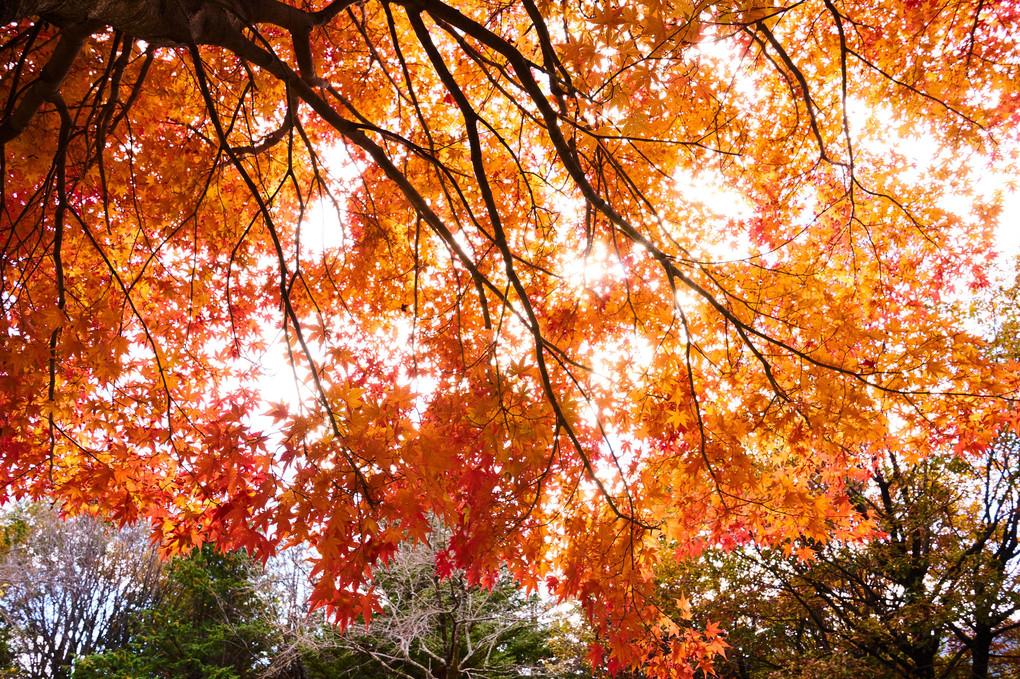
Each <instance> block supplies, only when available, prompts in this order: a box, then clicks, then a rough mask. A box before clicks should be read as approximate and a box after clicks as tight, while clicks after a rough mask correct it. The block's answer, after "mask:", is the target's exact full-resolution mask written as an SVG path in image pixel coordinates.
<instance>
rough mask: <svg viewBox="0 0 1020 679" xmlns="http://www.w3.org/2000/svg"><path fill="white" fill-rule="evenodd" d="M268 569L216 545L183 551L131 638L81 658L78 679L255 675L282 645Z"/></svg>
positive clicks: (213, 678) (237, 677)
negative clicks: (264, 576) (266, 583)
mask: <svg viewBox="0 0 1020 679" xmlns="http://www.w3.org/2000/svg"><path fill="white" fill-rule="evenodd" d="M260 572H261V569H260V568H259V567H258V565H257V564H253V563H252V561H251V559H249V558H248V557H247V556H245V555H244V554H241V553H237V552H234V553H220V552H217V551H216V550H215V549H214V548H212V547H211V546H206V547H203V548H202V549H200V550H196V551H195V552H194V553H192V555H191V556H189V557H186V558H185V557H181V558H178V559H175V560H174V561H173V562H172V563H171V564H170V565H169V566H168V572H167V584H166V588H165V594H164V596H163V597H162V598H161V599H160V601H159V602H158V603H156V604H155V605H154V606H152V607H151V608H149V609H147V610H144V611H141V612H140V614H139V616H138V627H137V631H136V632H135V634H134V635H133V636H132V638H131V641H130V643H129V644H126V645H124V646H122V647H120V648H117V649H113V650H110V651H107V652H105V653H98V654H95V655H91V656H88V657H84V658H81V659H80V660H79V662H78V664H77V665H76V667H75V671H74V676H75V679H80V678H83V677H84V678H95V679H101V678H115V677H119V678H123V679H139V678H142V677H148V678H153V679H155V678H157V677H166V678H168V679H169V678H173V679H254V678H255V677H262V676H263V673H264V672H265V670H266V667H267V666H268V665H269V663H270V661H271V659H272V656H273V654H274V652H275V650H276V643H277V634H276V633H277V630H278V628H277V626H276V625H275V624H274V622H275V621H274V614H275V612H276V611H275V602H274V601H273V600H272V598H271V597H270V596H269V595H270V592H269V590H267V589H266V588H265V587H263V586H261V583H260V576H259V573H260Z"/></svg>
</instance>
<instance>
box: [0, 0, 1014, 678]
mask: <svg viewBox="0 0 1020 679" xmlns="http://www.w3.org/2000/svg"><path fill="white" fill-rule="evenodd" d="M0 21H2V22H3V23H5V24H6V25H5V26H4V27H3V28H2V29H0V30H2V34H0V42H2V44H0V55H2V58H0V77H2V87H0V142H2V143H3V153H2V160H0V162H2V165H3V182H4V184H3V203H2V209H0V247H2V248H3V249H2V255H0V286H2V291H0V303H2V313H0V427H2V430H0V455H2V459H3V463H2V466H0V488H2V491H0V495H2V497H3V498H12V497H20V496H25V495H30V496H47V497H53V498H58V499H59V500H60V501H61V502H62V503H63V504H64V506H65V507H66V508H67V509H68V511H71V512H90V513H99V514H103V515H107V516H111V517H115V518H116V519H118V520H120V521H123V522H130V521H135V520H144V521H147V522H149V523H150V524H151V525H152V528H153V530H154V531H155V534H156V535H157V536H158V538H159V539H160V540H161V541H162V543H163V544H164V546H165V548H166V550H167V551H168V552H177V551H181V550H188V549H190V548H193V547H195V546H197V545H200V544H202V543H205V542H208V541H215V542H216V543H218V544H220V545H222V546H225V547H233V548H236V547H245V548H248V549H249V550H252V551H253V552H255V553H257V554H259V555H262V556H266V555H268V554H270V553H272V552H273V551H274V550H275V549H278V548H279V547H281V546H283V545H288V544H292V543H309V544H310V545H312V546H313V547H314V549H315V550H316V552H317V554H318V555H319V556H318V561H317V565H316V572H315V574H316V578H317V580H316V582H317V586H316V591H315V600H316V601H317V602H318V603H319V604H321V605H323V606H326V607H327V608H328V609H329V610H330V611H332V612H334V613H335V615H336V617H337V618H338V619H339V620H340V621H341V622H346V621H350V620H352V619H353V618H355V617H357V616H358V615H365V616H366V617H368V616H370V615H371V613H372V612H373V610H376V609H377V607H378V603H377V600H376V598H375V596H374V594H373V593H372V591H371V588H370V583H371V579H372V572H373V568H374V567H375V565H377V564H378V563H379V562H380V561H385V560H386V559H388V558H389V557H391V556H392V555H393V554H394V553H395V550H396V549H397V547H398V545H400V544H401V543H404V542H408V541H412V542H413V541H420V540H425V539H427V537H428V532H429V525H430V523H429V521H430V520H432V517H435V518H437V519H438V520H439V521H440V522H442V523H443V524H445V525H447V526H449V527H450V528H451V530H452V537H451V539H450V543H449V544H450V546H449V549H448V550H446V551H445V552H443V553H442V554H440V556H439V558H438V559H437V568H438V570H439V571H440V573H441V574H442V573H443V572H446V573H449V572H451V571H452V570H453V569H454V568H465V569H467V572H468V574H469V577H470V578H471V579H472V580H474V581H479V582H483V583H484V582H488V581H491V579H492V578H493V577H494V575H495V573H497V571H498V569H499V567H500V566H501V565H507V566H508V567H509V568H510V569H511V571H512V572H513V573H514V574H515V576H516V577H517V578H518V579H519V580H520V581H521V582H522V583H523V584H524V585H525V586H526V587H528V588H538V587H543V586H544V587H548V588H549V590H550V591H551V592H553V593H554V594H555V595H557V596H561V597H564V598H574V599H577V600H579V601H580V602H581V603H582V605H583V608H584V610H585V611H586V613H587V614H588V616H589V618H590V619H591V621H592V624H593V625H594V627H595V629H596V631H597V633H598V635H599V639H600V640H601V642H600V645H596V646H595V647H593V650H592V658H593V659H594V660H598V661H602V662H604V663H605V664H606V665H608V666H609V667H610V669H614V670H615V668H618V667H623V666H640V667H642V668H643V669H644V670H645V671H646V672H647V673H648V674H650V675H655V676H662V677H667V676H689V675H690V674H691V673H692V672H693V671H694V670H695V669H696V668H698V667H699V666H701V667H707V666H709V664H710V662H711V658H712V656H713V655H714V654H716V653H717V652H719V651H720V650H721V649H722V648H724V646H725V644H724V642H723V638H722V636H721V633H720V631H719V628H718V627H717V626H716V625H715V624H710V625H708V626H707V627H696V626H694V625H693V624H692V623H691V622H690V621H689V620H687V619H684V616H679V617H677V616H674V617H672V618H671V617H669V616H666V615H665V614H664V613H663V612H662V611H661V610H660V609H659V608H657V607H656V606H655V605H654V604H653V601H654V598H653V597H652V596H651V588H652V587H653V585H652V580H653V578H652V573H653V569H654V567H655V565H656V564H657V563H660V562H661V561H662V560H664V559H673V558H682V557H684V556H686V555H693V554H697V553H698V552H700V551H701V550H702V549H704V548H705V547H707V546H713V547H719V546H721V547H726V546H732V545H734V544H738V543H745V542H749V541H756V542H758V543H760V544H767V545H776V546H781V547H785V548H786V549H788V550H795V549H798V548H802V546H803V545H804V544H806V543H805V541H814V542H816V543H824V542H825V541H827V540H830V539H832V538H834V537H838V538H840V539H853V538H854V537H856V536H863V535H865V534H866V533H867V531H868V530H870V526H869V524H868V522H867V521H866V520H862V519H863V518H864V517H862V515H861V514H860V513H859V512H858V511H857V510H856V509H855V508H854V505H853V503H852V502H850V501H849V500H848V499H847V494H846V493H845V490H846V489H847V487H848V483H849V484H857V485H859V484H862V483H865V482H866V481H867V479H869V478H870V474H871V471H872V469H871V467H870V466H869V465H870V464H871V463H870V462H869V460H872V459H873V457H874V456H873V452H874V451H876V450H888V449H896V450H899V451H903V454H905V455H907V456H908V457H909V456H915V457H919V456H922V455H923V454H924V452H925V451H928V450H940V451H943V452H953V453H955V454H959V455H968V454H973V453H976V452H979V451H981V450H982V449H984V448H985V447H986V446H987V445H988V443H989V442H990V441H991V440H992V439H993V437H994V436H995V435H996V433H997V432H998V431H999V430H1000V429H1001V428H1003V427H1015V426H1016V422H1015V420H1016V407H1015V401H1014V400H1013V399H1015V398H1016V390H1017V366H1016V365H1015V364H1014V363H1010V362H1009V361H1006V360H1003V359H1001V358H996V357H995V355H994V354H993V353H991V352H989V351H986V340H985V339H983V338H982V336H981V335H980V334H979V333H980V332H981V328H980V326H979V324H978V323H975V322H973V321H970V320H968V318H967V313H966V302H967V300H968V298H969V297H970V295H972V294H973V293H974V292H975V291H978V290H981V289H982V288H984V287H985V286H987V285H988V273H987V266H988V265H989V263H990V261H991V258H992V255H993V253H992V247H993V230H994V227H995V224H996V222H997V218H998V215H999V211H1000V208H1001V205H1000V203H1001V195H999V192H998V190H997V189H996V186H997V185H998V184H996V181H997V180H994V179H993V178H994V176H995V175H996V173H1003V172H1008V171H1009V168H1010V167H1011V166H1012V163H1014V162H1015V161H1016V150H1017V141H1018V140H1017V130H1018V123H1020V115H1018V110H1017V109H1018V106H1020V99H1018V90H1017V87H1018V86H1017V83H1020V45H1018V44H1017V36H1018V35H1020V25H1018V24H1020V7H1018V6H1017V5H1016V4H1015V3H1013V2H998V1H991V0H980V1H971V0H948V1H946V2H933V1H930V0H908V1H907V2H880V1H878V0H869V1H866V2H844V1H842V0H820V1H819V0H805V1H803V2H798V3H791V4H789V5H775V6H773V5H770V4H767V3H765V2H761V1H759V0H720V1H711V2H710V1H707V0H701V1H699V2H687V1H685V0H681V1H680V2H672V3H668V2H659V1H657V0H642V1H641V2H608V3H605V2H601V1H596V0H592V1H589V0H580V1H578V2H571V3H566V2H564V3H553V2H548V3H546V2H539V3H537V4H536V2H534V0H506V1H503V0H499V1H494V2H488V1H483V0H463V2H458V3H449V4H447V3H444V2H440V1H439V0H392V1H382V2H377V1H375V0H365V1H363V2H351V1H350V0H347V1H344V0H336V1H334V2H316V1H312V0H301V1H300V2H297V1H296V0H295V2H294V4H293V5H290V4H284V3H281V2H277V1H276V0H253V1H249V2H242V1H241V0H223V1H220V2H201V1H197V0H196V1H195V2H179V3H178V2H157V1H156V0H113V1H112V2H105V3H100V2H87V1H72V0H14V1H13V2H11V3H9V4H6V5H5V7H4V9H3V10H0ZM323 215H325V217H323ZM323 219H324V220H325V222H326V226H325V227H324V230H323V229H320V228H318V227H316V224H317V223H318V222H319V221H321V220H323ZM274 365H276V366H279V365H286V366H287V368H286V370H285V371H284V372H287V373H288V374H292V376H293V381H294V382H295V384H296V385H297V389H298V392H299V394H300V396H299V397H295V398H284V397H283V396H282V395H281V394H277V393H271V392H272V389H271V388H270V387H267V384H269V382H267V380H266V378H265V373H267V372H268V371H270V369H271V367H272V366H274ZM270 423H271V424H270ZM799 546H800V547H799Z"/></svg>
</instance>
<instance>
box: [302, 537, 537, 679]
mask: <svg viewBox="0 0 1020 679" xmlns="http://www.w3.org/2000/svg"><path fill="white" fill-rule="evenodd" d="M442 534H443V532H442V531H440V532H438V533H436V534H434V535H433V542H432V544H431V545H425V544H423V545H418V546H416V547H413V548H411V547H408V548H404V549H402V550H400V551H399V552H397V554H396V555H395V556H394V557H393V560H392V561H391V562H390V563H389V564H388V565H387V566H386V568H385V569H381V570H379V571H377V573H376V589H377V592H378V593H379V597H380V601H381V604H382V611H380V613H379V614H378V615H376V616H373V617H372V618H371V621H370V622H368V623H367V624H365V625H363V626H362V625H360V624H359V625H355V626H353V627H351V628H349V629H347V630H346V631H345V632H343V633H340V632H339V631H338V630H336V629H333V628H330V627H322V628H320V629H319V630H317V632H318V634H317V635H316V637H309V638H308V639H307V640H306V647H305V650H304V652H303V658H304V663H305V665H306V667H307V673H308V676H309V677H322V678H323V679H340V678H342V677H349V678H354V677H380V678H382V677H405V678H406V679H432V678H435V679H472V678H477V679H498V678H500V677H519V676H533V677H545V676H550V675H549V673H548V672H547V670H546V665H547V663H548V662H549V661H550V660H551V658H550V651H551V649H550V647H549V645H548V641H549V634H550V629H549V623H550V620H549V619H548V616H549V609H550V604H548V603H546V602H542V601H541V600H539V599H538V597H537V596H535V595H532V596H528V595H526V594H525V593H524V592H523V591H522V590H521V589H520V588H519V587H518V586H517V585H516V584H515V583H514V582H513V581H512V580H511V579H510V578H509V577H507V575H506V574H505V573H504V574H503V577H500V578H498V579H496V580H495V581H494V582H491V583H487V584H486V586H478V585H475V586H471V585H469V584H468V582H467V581H466V579H465V577H464V574H463V573H458V572H453V573H446V574H445V577H440V575H438V574H437V557H439V564H440V565H442V564H443V563H444V561H443V559H444V558H446V557H445V555H444V554H443V551H444V549H445V547H444V545H443V544H442V542H441V538H440V536H441V535H442ZM446 563H447V566H446V567H447V568H448V567H449V565H448V562H446Z"/></svg>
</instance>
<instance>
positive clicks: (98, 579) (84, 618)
mask: <svg viewBox="0 0 1020 679" xmlns="http://www.w3.org/2000/svg"><path fill="white" fill-rule="evenodd" d="M0 532H2V540H3V544H2V552H0V627H2V633H3V639H4V641H5V644H4V647H5V649H6V652H5V653H4V655H3V657H4V658H5V660H4V662H5V663H8V664H11V665H15V666H18V670H17V671H16V674H17V676H22V677H29V678H30V679H55V678H56V679H59V678H60V677H67V676H69V672H70V668H71V665H72V663H73V662H74V660H75V658H77V657H78V656H80V655H87V654H90V653H98V652H101V651H103V650H105V649H108V648H116V647H118V646H120V645H122V644H124V643H126V642H127V640H128V639H129V638H130V635H131V633H132V631H133V626H132V621H133V616H134V615H135V614H136V613H137V612H138V611H141V610H144V609H145V608H146V607H148V606H149V605H150V604H151V603H152V602H153V601H154V600H155V599H156V598H157V597H158V596H159V595H160V592H161V579H160V573H161V570H160V563H159V559H158V557H157V555H156V550H155V548H154V547H153V546H152V545H151V543H150V541H149V532H148V530H147V529H145V528H144V527H134V528H125V529H121V530H118V529H117V528H115V527H113V526H111V525H109V524H108V523H105V522H103V521H101V520H97V519H94V518H91V517H78V518H75V519H73V520H69V521H67V522H64V521H63V520H61V518H60V517H59V516H58V513H57V510H56V509H54V508H53V507H51V506H49V505H46V504H40V503H35V504H28V503H24V504H19V505H14V506H13V507H9V508H7V509H6V511H5V512H4V513H3V515H2V516H0ZM5 667H6V666H5Z"/></svg>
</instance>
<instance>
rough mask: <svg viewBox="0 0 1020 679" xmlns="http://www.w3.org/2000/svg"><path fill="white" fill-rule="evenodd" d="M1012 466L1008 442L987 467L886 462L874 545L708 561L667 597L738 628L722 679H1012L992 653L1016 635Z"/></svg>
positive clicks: (1018, 596) (1019, 484) (678, 580)
mask: <svg viewBox="0 0 1020 679" xmlns="http://www.w3.org/2000/svg"><path fill="white" fill-rule="evenodd" d="M1017 454H1018V450H1017V446H1016V443H1015V440H1014V439H1013V438H1012V436H1005V437H1003V438H1002V439H1000V440H999V441H997V443H996V445H995V446H993V447H992V448H991V449H989V451H988V454H987V456H986V458H985V459H984V460H974V461H967V460H964V459H961V458H958V457H954V456H951V455H950V456H932V457H929V458H927V459H925V460H921V461H907V460H904V459H902V456H901V455H897V454H895V453H892V452H889V453H888V454H887V456H886V457H885V458H884V459H882V460H876V468H875V471H874V473H873V477H872V478H873V481H872V483H870V484H869V485H868V488H867V489H866V490H864V491H862V494H861V496H860V500H861V509H862V511H866V512H868V513H869V514H870V515H871V516H873V517H874V518H875V520H876V521H877V525H878V529H879V530H880V531H882V534H881V535H880V536H879V537H876V538H874V539H872V540H869V541H866V542H863V543H857V544H839V543H830V544H828V545H819V544H813V545H812V544H809V545H808V546H807V549H806V552H805V553H803V554H801V555H799V556H794V555H793V554H791V553H790V552H789V551H786V552H785V553H784V552H783V551H781V550H755V549H751V548H743V549H739V550H737V551H736V552H734V553H732V554H724V553H716V552H713V553H710V554H708V555H706V556H705V557H704V558H702V559H700V560H698V561H696V562H693V563H691V564H690V565H688V566H683V567H680V568H679V570H678V571H677V572H676V573H674V574H673V575H672V576H671V577H672V578H673V579H674V580H673V582H672V585H673V586H674V587H677V588H678V589H680V590H682V591H685V592H694V593H695V594H694V595H692V599H691V602H692V603H691V606H692V609H691V610H692V611H693V614H695V615H697V616H702V617H704V616H707V617H709V618H711V619H726V620H731V621H732V622H731V623H730V626H731V629H730V633H729V634H728V636H727V641H728V643H729V644H730V645H731V646H732V647H733V648H732V650H731V651H730V652H729V653H728V659H727V662H726V664H725V668H724V670H723V673H724V674H725V675H726V676H734V677H741V678H742V679H746V678H748V677H779V676H791V673H792V674H793V676H803V677H831V676H847V677H851V676H865V675H866V676H873V677H903V678H914V677H940V678H942V677H973V678H975V679H977V678H981V679H984V678H986V677H989V676H1010V675H1011V674H1012V673H1014V672H1015V671H1016V670H1017V668H1016V658H1015V657H1010V656H1011V654H1010V653H1009V652H1007V653H1003V654H1001V656H1002V657H1000V658H999V659H996V655H997V651H996V647H997V646H999V645H1000V644H1003V645H1005V646H1009V645H1011V644H1012V636H1013V633H1014V632H1015V630H1016V629H1017V628H1018V627H1020V619H1018V617H1020V616H1018V615H1017V614H1018V612H1020V582H1018V581H1017V573H1016V563H1017V557H1018V556H1020V552H1018V551H1017V547H1016V540H1017V521H1018V520H1020V512H1018V511H1017V509H1018V505H1017V498H1018V495H1020V478H1018V476H1017V469H1020V465H1018V459H1017ZM805 559H806V560H805ZM990 661H991V663H992V665H991V669H990V664H989V663H990Z"/></svg>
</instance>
